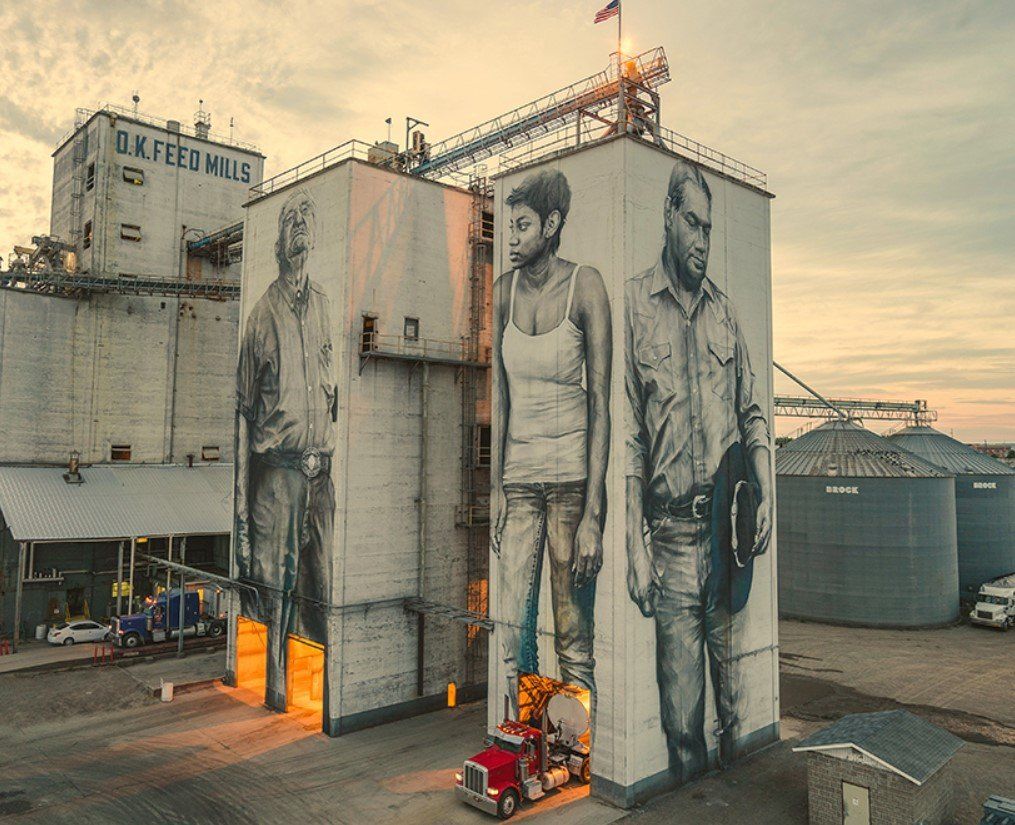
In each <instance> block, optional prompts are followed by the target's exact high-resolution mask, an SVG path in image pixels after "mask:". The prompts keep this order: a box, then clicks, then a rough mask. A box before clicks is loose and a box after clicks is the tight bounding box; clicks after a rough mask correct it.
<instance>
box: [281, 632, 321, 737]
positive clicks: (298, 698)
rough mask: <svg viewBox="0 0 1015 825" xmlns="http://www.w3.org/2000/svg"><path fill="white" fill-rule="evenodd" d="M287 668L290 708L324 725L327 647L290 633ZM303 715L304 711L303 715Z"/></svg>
mask: <svg viewBox="0 0 1015 825" xmlns="http://www.w3.org/2000/svg"><path fill="white" fill-rule="evenodd" d="M288 653H289V661H288V663H287V667H286V692H285V695H286V711H287V712H292V711H304V712H306V714H307V719H308V721H310V720H311V719H313V720H314V721H316V724H317V727H318V728H321V727H323V724H324V646H323V645H319V644H317V643H316V642H311V641H310V640H309V639H304V638H302V637H300V636H289V650H288ZM301 715H302V714H301Z"/></svg>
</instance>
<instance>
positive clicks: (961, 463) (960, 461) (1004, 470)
mask: <svg viewBox="0 0 1015 825" xmlns="http://www.w3.org/2000/svg"><path fill="white" fill-rule="evenodd" d="M888 438H889V439H890V440H891V442H892V443H893V444H897V445H898V446H900V447H902V448H903V449H904V450H908V451H909V452H911V453H914V454H915V455H918V456H920V458H922V459H924V460H926V461H929V462H930V463H931V464H933V465H934V466H935V467H940V468H941V469H942V470H946V471H947V472H949V473H954V474H956V475H983V476H1011V475H1015V469H1013V468H1011V467H1009V466H1008V465H1007V464H1005V463H1004V462H1003V461H998V460H997V459H996V458H994V457H993V456H989V455H985V454H984V453H981V452H980V451H979V450H975V449H973V448H972V447H970V446H969V445H968V444H963V443H962V442H961V441H957V440H956V439H954V438H952V437H951V436H950V435H945V433H943V432H941V431H940V430H935V429H934V428H933V427H925V426H919V427H906V428H905V429H904V430H899V431H898V432H897V433H892V435H890V436H889V437H888Z"/></svg>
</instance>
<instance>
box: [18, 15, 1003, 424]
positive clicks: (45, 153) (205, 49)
mask: <svg viewBox="0 0 1015 825" xmlns="http://www.w3.org/2000/svg"><path fill="white" fill-rule="evenodd" d="M605 2H606V0H602V2H600V1H599V0H588V1H587V2H586V1H585V0H582V1H581V2H575V1H574V0H561V1H560V2H556V3H547V2H531V1H530V2H511V3H507V2H503V3H502V2H489V3H476V2H470V1H468V0H440V1H439V2H437V0H434V1H433V2H426V3H418V2H417V3H411V2H404V1H403V0H384V2H377V3H374V2H369V3H366V2H357V3H351V2H345V3H343V2H333V3H309V2H300V0H295V1H294V2H289V3H262V2H254V0H245V2H216V3H198V2H170V1H169V0H167V1H166V2H145V1H144V0H130V2H112V1H107V2H98V0H93V2H55V1H54V0H40V1H37V2H31V3H29V2H24V0H22V2H8V3H4V4H3V5H2V7H0V30H2V31H3V32H4V40H3V44H2V46H0V193H2V195H0V255H3V257H4V258H5V259H6V256H7V252H8V250H9V249H10V247H11V246H12V245H13V244H15V243H27V242H28V241H29V240H30V238H31V236H32V235H33V234H37V233H38V232H40V231H48V226H49V198H50V186H51V175H52V161H51V158H50V153H51V152H52V150H53V149H54V148H55V143H56V141H57V140H58V139H59V138H60V136H61V135H62V134H64V133H65V132H66V131H67V130H68V129H69V128H70V127H71V126H72V125H73V118H74V109H75V108H76V107H90V108H95V107H96V106H97V105H98V104H99V102H100V101H110V102H114V103H120V104H122V105H129V104H130V97H131V94H132V92H133V90H135V89H137V90H138V91H139V93H140V95H141V106H140V108H141V110H142V111H144V112H148V113H151V114H154V115H158V116H161V117H167V118H176V119H179V120H181V121H183V122H184V123H189V122H190V121H191V118H192V113H193V112H194V111H195V110H196V109H197V108H198V99H199V98H204V100H205V106H206V108H208V109H210V111H211V113H212V118H213V130H214V131H216V132H228V126H229V118H230V117H233V118H235V123H236V127H235V136H236V137H237V138H240V139H243V140H249V141H252V142H254V143H256V144H257V145H258V146H259V147H260V149H261V151H263V152H264V153H265V154H266V155H267V156H268V160H267V166H266V175H269V176H270V175H272V174H275V173H276V172H279V171H281V170H283V169H285V168H287V167H289V166H292V165H294V164H296V163H298V162H299V161H301V160H304V159H306V158H308V157H310V156H312V155H315V154H318V153H320V152H322V151H324V150H325V149H327V148H330V147H331V146H334V145H336V144H339V143H341V142H343V141H345V140H347V139H349V138H353V137H355V138H359V139H361V140H366V141H374V140H378V139H382V138H384V137H385V134H386V127H385V125H384V119H385V118H386V117H389V116H390V117H392V118H393V119H394V122H395V129H394V135H398V134H399V133H400V132H401V131H402V128H403V127H402V126H401V124H403V123H404V117H405V116H406V115H413V116H415V117H418V118H420V119H422V120H425V121H428V122H429V123H430V129H429V136H430V138H431V140H435V139H439V138H441V137H443V136H448V135H451V134H453V133H455V132H457V131H459V130H461V129H463V128H466V127H468V126H470V125H473V124H475V123H478V122H480V121H483V120H486V119H487V118H489V117H491V116H493V115H496V114H498V113H500V112H502V111H506V110H508V109H511V108H514V107H516V106H519V105H521V104H522V103H525V102H526V101H528V100H530V99H532V98H536V97H539V96H541V95H542V94H544V93H546V92H549V91H551V90H553V89H554V88H557V87H559V86H563V85H565V84H567V83H569V82H571V81H574V80H578V79H580V78H582V77H585V76H586V75H589V74H592V73H594V72H596V71H598V70H600V69H602V68H604V67H605V66H606V64H607V62H608V56H609V53H610V51H611V50H612V49H613V48H614V37H615V34H616V27H615V25H613V22H608V23H605V24H601V25H593V23H592V17H593V15H594V14H595V12H596V10H597V9H598V8H599V7H600V5H603V4H605ZM624 22H625V33H626V35H627V36H628V39H629V43H628V46H629V47H630V49H631V50H633V51H641V50H644V49H647V48H650V47H652V46H657V45H662V46H664V47H665V48H666V51H667V54H668V56H669V60H670V65H671V69H672V74H673V80H672V81H671V82H670V83H669V84H668V85H667V86H665V87H663V121H664V124H665V125H667V126H668V127H670V128H672V129H674V130H676V131H678V132H681V133H683V134H685V135H688V136H690V137H692V138H693V139H695V140H698V141H700V142H702V143H705V144H707V145H709V146H712V147H715V148H717V149H719V150H721V151H723V152H725V153H727V154H730V155H732V156H734V157H736V158H738V159H740V160H743V161H746V162H747V163H750V164H751V165H753V166H756V167H758V168H760V169H763V170H764V171H765V172H767V174H768V180H769V188H770V189H771V190H772V191H773V192H774V193H775V194H776V196H777V197H776V200H775V201H774V202H773V213H772V215H773V219H772V223H773V277H774V289H775V354H776V358H777V360H779V361H780V362H782V363H783V364H785V365H786V366H787V367H789V368H790V369H792V370H794V371H796V372H797V373H798V374H799V375H801V377H804V378H805V379H806V380H808V381H809V382H810V383H812V385H813V386H815V387H817V388H818V389H820V390H822V391H824V392H825V393H827V394H829V395H842V396H857V397H876V398H890V399H902V400H912V399H914V398H926V399H928V401H929V403H930V406H931V407H932V408H935V409H937V410H938V411H939V412H940V420H939V422H938V426H939V427H940V428H941V429H943V430H945V431H946V432H951V433H953V434H954V435H955V436H956V437H959V438H962V439H964V440H990V441H995V440H996V441H1015V417H1013V415H1012V411H1013V409H1015V378H1013V375H1015V344H1013V340H1012V339H1013V336H1012V326H1013V325H1012V319H1013V317H1015V48H1013V45H1012V44H1013V43H1015V3H1012V2H1011V0H997V2H987V0H983V1H982V2H964V1H963V0H948V2H941V1H939V0H908V1H904V0H895V2H884V0H878V2H871V0H859V1H858V0H851V2H837V1H836V0H824V1H823V2H815V1H814V0H793V1H792V2H757V0H695V2H687V1H686V0H681V1H680V2H676V1H675V0H624ZM776 388H777V390H778V391H780V392H787V393H789V392H795V391H796V390H795V388H794V387H793V386H792V385H791V384H789V382H787V381H785V380H782V379H777V382H776ZM804 423H805V422H804V421H802V420H782V421H780V423H779V426H778V430H779V431H780V432H788V431H790V430H793V429H795V428H796V427H799V426H800V425H802V424H804Z"/></svg>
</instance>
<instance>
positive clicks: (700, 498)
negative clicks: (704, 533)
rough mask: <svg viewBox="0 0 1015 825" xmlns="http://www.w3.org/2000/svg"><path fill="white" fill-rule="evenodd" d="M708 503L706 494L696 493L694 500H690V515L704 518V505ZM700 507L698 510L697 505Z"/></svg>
mask: <svg viewBox="0 0 1015 825" xmlns="http://www.w3.org/2000/svg"><path fill="white" fill-rule="evenodd" d="M706 504H708V496H705V495H700V494H699V495H696V496H695V497H694V500H693V501H692V502H691V515H692V516H693V517H694V518H697V519H703V518H705V509H704V508H705V505H706ZM699 506H700V507H701V508H702V509H701V510H699V509H698V507H699Z"/></svg>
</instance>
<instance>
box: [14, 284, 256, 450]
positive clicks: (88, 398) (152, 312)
mask: <svg viewBox="0 0 1015 825" xmlns="http://www.w3.org/2000/svg"><path fill="white" fill-rule="evenodd" d="M237 316H238V305H237V303H236V302H235V301H233V302H217V301H207V300H186V299H184V300H178V299H176V298H159V297H137V296H123V295H93V296H91V297H89V298H86V299H80V300H72V299H69V298H60V297H54V296H48V295H36V294H32V293H26V292H21V291H18V290H0V461H5V462H16V463H64V462H65V461H66V460H67V455H68V453H69V452H70V451H71V450H75V449H76V450H78V451H79V452H80V453H81V459H82V461H85V462H95V461H108V460H109V457H110V454H109V446H110V444H129V445H131V460H132V461H144V462H164V461H177V462H181V461H184V460H185V459H186V455H187V454H188V453H193V454H194V455H195V457H196V459H197V460H200V457H201V450H202V447H206V446H217V447H219V449H220V455H221V458H222V459H223V460H229V459H230V458H231V457H232V442H233V437H232V427H233V421H232V414H231V409H232V407H233V401H232V399H233V398H234V395H235V378H234V372H235V368H234V363H235V352H236V328H237ZM177 322H178V323H179V328H178V329H177ZM177 353H178V354H177ZM174 376H175V380H174ZM174 408H175V409H174Z"/></svg>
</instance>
